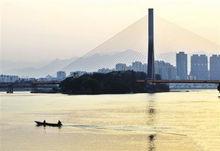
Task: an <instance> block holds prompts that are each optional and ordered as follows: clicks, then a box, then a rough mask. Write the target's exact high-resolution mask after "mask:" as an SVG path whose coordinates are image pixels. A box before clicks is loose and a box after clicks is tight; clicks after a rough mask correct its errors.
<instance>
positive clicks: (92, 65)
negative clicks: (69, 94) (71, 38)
mask: <svg viewBox="0 0 220 151" xmlns="http://www.w3.org/2000/svg"><path fill="white" fill-rule="evenodd" d="M154 25H155V29H154V30H155V56H156V59H157V60H160V59H164V57H163V54H166V55H167V56H169V55H168V54H172V55H173V56H169V58H168V59H166V61H169V62H171V63H172V64H174V63H175V52H177V51H186V52H187V51H188V52H190V53H193V52H200V51H201V52H205V53H210V51H211V52H214V53H218V51H219V50H220V46H219V45H217V44H215V43H214V42H211V41H209V40H208V39H206V38H203V37H201V36H199V35H197V34H195V33H193V32H191V31H189V30H187V29H185V28H182V27H180V26H178V25H176V24H173V23H171V22H169V21H167V20H165V19H162V18H160V17H157V18H155V22H154ZM126 50H132V53H133V54H134V56H136V55H137V54H142V55H143V57H142V58H146V57H147V17H143V18H141V19H140V20H138V21H137V22H135V23H134V24H132V25H130V26H128V27H127V28H125V29H124V30H122V31H121V32H119V33H117V34H116V35H115V36H113V37H112V38H110V39H108V40H106V41H105V42H103V43H102V44H100V45H98V46H97V47H96V48H94V49H92V50H91V51H89V52H88V53H87V54H86V55H84V56H83V57H81V58H79V59H77V60H75V61H73V62H72V63H71V64H69V65H68V66H67V67H65V68H64V69H65V70H68V71H74V70H76V69H77V70H88V71H94V70H97V69H98V68H100V67H110V66H111V67H112V66H114V64H115V63H117V62H115V61H112V60H116V59H117V58H116V57H119V58H120V59H118V61H119V62H124V63H128V62H131V60H130V61H129V60H128V59H129V57H125V53H126ZM135 52H136V53H135ZM117 53H118V54H117ZM120 53H121V55H124V58H123V57H122V56H120ZM128 53H129V52H128ZM112 54H117V55H112ZM140 60H142V61H143V62H144V63H145V62H146V60H145V59H140ZM108 61H109V62H108ZM112 63H114V64H112Z"/></svg>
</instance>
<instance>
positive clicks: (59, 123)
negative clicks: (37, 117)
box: [34, 121, 63, 127]
mask: <svg viewBox="0 0 220 151" xmlns="http://www.w3.org/2000/svg"><path fill="white" fill-rule="evenodd" d="M34 122H35V123H36V125H37V126H44V127H45V126H52V127H61V126H62V125H63V124H62V123H61V122H60V121H58V123H47V122H39V121H34Z"/></svg>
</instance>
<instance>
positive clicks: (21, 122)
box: [0, 90, 220, 151]
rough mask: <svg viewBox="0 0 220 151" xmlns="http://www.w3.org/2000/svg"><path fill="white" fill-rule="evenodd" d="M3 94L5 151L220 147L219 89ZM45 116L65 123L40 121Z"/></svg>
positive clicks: (203, 150) (202, 150)
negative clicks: (37, 123) (39, 123)
mask: <svg viewBox="0 0 220 151" xmlns="http://www.w3.org/2000/svg"><path fill="white" fill-rule="evenodd" d="M0 99H1V100H0V101H1V112H0V113H1V120H0V125H1V130H0V136H1V142H0V143H1V144H0V145H1V146H0V150H1V151H220V98H218V92H217V91H216V90H198V91H191V92H169V93H157V94H126V95H75V96H70V95H63V94H30V93H27V92H19V93H18V92H17V93H14V94H5V93H0ZM44 119H45V120H46V121H48V122H57V120H61V121H62V122H63V125H64V126H63V127H62V128H56V127H45V128H44V127H36V126H35V123H34V121H35V120H40V121H43V120H44Z"/></svg>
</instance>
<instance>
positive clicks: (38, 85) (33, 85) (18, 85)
mask: <svg viewBox="0 0 220 151" xmlns="http://www.w3.org/2000/svg"><path fill="white" fill-rule="evenodd" d="M60 83H61V82H60V81H45V82H44V81H19V82H2V83H0V90H1V91H7V92H8V93H13V91H15V90H18V89H20V90H30V91H32V92H34V91H36V90H37V89H54V88H59V85H60Z"/></svg>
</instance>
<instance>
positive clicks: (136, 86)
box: [60, 71, 169, 94]
mask: <svg viewBox="0 0 220 151" xmlns="http://www.w3.org/2000/svg"><path fill="white" fill-rule="evenodd" d="M146 78H147V75H146V73H144V72H134V71H113V72H110V73H106V74H104V73H91V74H84V75H82V76H80V77H77V78H73V77H68V78H66V79H65V80H63V81H62V82H61V84H60V91H61V93H64V94H126V93H147V92H168V91H169V86H168V85H166V84H155V85H150V84H146V83H139V82H137V81H138V80H145V79H146ZM156 79H160V76H159V75H156Z"/></svg>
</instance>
